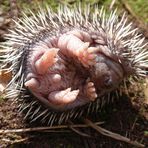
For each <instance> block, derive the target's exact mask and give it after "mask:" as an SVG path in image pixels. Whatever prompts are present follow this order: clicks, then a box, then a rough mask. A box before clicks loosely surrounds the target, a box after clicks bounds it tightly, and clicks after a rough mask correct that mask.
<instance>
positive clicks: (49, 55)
mask: <svg viewBox="0 0 148 148" xmlns="http://www.w3.org/2000/svg"><path fill="white" fill-rule="evenodd" d="M58 51H59V49H57V48H51V49H49V50H47V51H46V52H45V53H44V54H43V55H42V56H41V57H40V58H39V59H38V60H37V61H36V62H35V68H36V70H37V72H38V73H39V74H45V73H46V72H47V71H48V68H49V67H51V66H52V65H53V64H54V63H55V62H56V61H57V58H55V57H56V55H57V52H58Z"/></svg>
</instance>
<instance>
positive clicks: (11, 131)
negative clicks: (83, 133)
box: [0, 122, 104, 134]
mask: <svg viewBox="0 0 148 148" xmlns="http://www.w3.org/2000/svg"><path fill="white" fill-rule="evenodd" d="M103 123H104V122H96V123H94V124H96V125H100V124H103ZM71 127H73V128H76V127H81V128H85V127H88V125H84V124H75V125H71ZM64 128H69V125H60V126H48V127H35V128H24V129H7V130H0V134H7V133H25V132H34V131H43V130H51V129H54V130H55V129H64Z"/></svg>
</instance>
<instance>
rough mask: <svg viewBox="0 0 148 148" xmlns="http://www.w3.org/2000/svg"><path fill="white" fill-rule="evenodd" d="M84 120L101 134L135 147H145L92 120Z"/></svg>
mask: <svg viewBox="0 0 148 148" xmlns="http://www.w3.org/2000/svg"><path fill="white" fill-rule="evenodd" d="M84 122H85V123H86V124H87V125H89V126H90V127H92V128H93V129H95V130H96V131H98V132H99V133H101V134H102V135H105V136H108V137H111V138H113V139H116V140H119V141H123V142H126V143H129V144H131V145H134V146H136V147H141V148H144V147H145V145H143V144H141V143H138V142H137V141H131V140H130V139H129V138H127V137H124V136H121V135H120V134H116V133H113V132H111V131H108V130H106V129H104V128H102V127H100V126H97V125H95V124H94V123H93V122H91V121H90V120H88V119H84Z"/></svg>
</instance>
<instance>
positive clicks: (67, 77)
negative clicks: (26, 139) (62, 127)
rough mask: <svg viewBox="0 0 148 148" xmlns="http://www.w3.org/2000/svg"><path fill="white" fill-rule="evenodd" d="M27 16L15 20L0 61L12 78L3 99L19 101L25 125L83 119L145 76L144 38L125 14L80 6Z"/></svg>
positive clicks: (147, 64) (147, 57) (147, 60)
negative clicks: (28, 123)
mask: <svg viewBox="0 0 148 148" xmlns="http://www.w3.org/2000/svg"><path fill="white" fill-rule="evenodd" d="M29 12H30V14H31V16H29V17H28V16H27V15H26V14H25V13H23V18H21V19H18V20H17V21H15V20H14V22H15V27H14V29H12V30H10V33H8V34H7V35H6V42H4V43H2V44H1V46H2V47H3V48H4V49H3V52H4V55H1V57H0V59H1V60H2V62H3V65H2V69H3V70H6V71H7V72H11V73H12V75H13V77H12V80H11V81H10V82H9V84H8V85H7V87H6V89H5V91H4V93H6V97H7V98H10V97H12V98H13V99H14V100H15V99H17V101H18V102H19V104H20V106H19V111H20V112H25V116H24V118H25V119H30V120H31V122H34V121H36V120H39V121H41V122H43V123H45V122H46V123H47V124H48V125H53V123H58V124H61V123H63V122H66V121H67V120H69V119H75V118H80V117H82V116H83V115H88V114H90V113H92V112H94V111H98V110H100V109H101V108H102V106H104V105H105V104H107V103H108V102H110V101H112V100H113V99H114V96H115V94H117V90H118V89H120V87H122V86H123V84H126V83H127V82H129V81H133V80H135V79H136V80H137V79H140V78H143V77H145V76H146V75H147V68H148V50H147V48H146V45H147V44H146V43H145V38H144V37H142V34H139V33H138V31H137V28H134V27H133V24H132V23H128V19H127V17H126V14H125V13H124V14H123V15H122V17H120V18H119V17H118V15H117V10H114V11H112V12H110V14H109V15H107V14H106V11H105V10H104V8H102V9H100V10H99V9H98V6H95V7H94V9H93V11H91V6H86V7H85V8H84V9H83V8H82V7H81V5H79V6H78V5H77V6H75V7H74V8H69V7H67V6H59V8H58V10H57V12H54V11H53V10H52V9H51V8H49V7H47V8H46V9H43V8H40V9H39V11H38V13H37V14H35V13H34V12H33V11H31V10H29Z"/></svg>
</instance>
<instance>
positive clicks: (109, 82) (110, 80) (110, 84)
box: [104, 77, 113, 88]
mask: <svg viewBox="0 0 148 148" xmlns="http://www.w3.org/2000/svg"><path fill="white" fill-rule="evenodd" d="M104 84H105V86H106V87H108V88H110V87H112V86H113V81H112V79H111V78H110V77H106V78H105V80H104Z"/></svg>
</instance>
